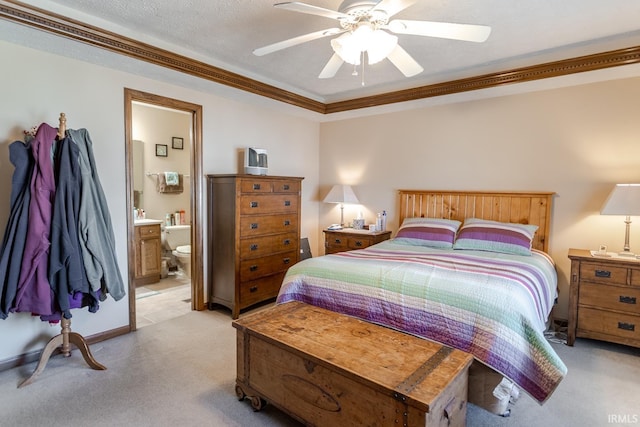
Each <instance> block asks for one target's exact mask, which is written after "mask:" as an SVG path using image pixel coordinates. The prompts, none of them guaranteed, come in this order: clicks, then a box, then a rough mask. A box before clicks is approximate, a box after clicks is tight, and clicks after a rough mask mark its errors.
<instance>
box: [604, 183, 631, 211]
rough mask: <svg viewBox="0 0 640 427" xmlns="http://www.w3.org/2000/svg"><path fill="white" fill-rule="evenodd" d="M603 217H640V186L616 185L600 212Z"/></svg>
mask: <svg viewBox="0 0 640 427" xmlns="http://www.w3.org/2000/svg"><path fill="white" fill-rule="evenodd" d="M600 214H601V215H626V216H635V215H640V184H616V186H615V187H613V190H612V191H611V193H610V194H609V197H608V198H607V201H606V202H605V203H604V205H603V206H602V209H601V210H600Z"/></svg>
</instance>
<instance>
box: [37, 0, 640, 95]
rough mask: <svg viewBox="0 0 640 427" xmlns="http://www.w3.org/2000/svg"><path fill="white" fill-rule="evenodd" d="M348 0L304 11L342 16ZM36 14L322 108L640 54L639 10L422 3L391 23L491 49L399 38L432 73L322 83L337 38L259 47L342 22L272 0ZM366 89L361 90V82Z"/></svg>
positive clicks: (74, 0)
mask: <svg viewBox="0 0 640 427" xmlns="http://www.w3.org/2000/svg"><path fill="white" fill-rule="evenodd" d="M341 2H342V0H308V1H305V3H308V4H312V5H314V6H320V7H323V8H327V9H333V10H337V9H338V8H339V6H340V4H341ZM25 3H28V4H32V5H35V6H38V7H40V8H43V9H45V10H50V11H52V12H56V13H62V14H65V15H67V16H69V17H70V18H73V19H77V20H80V21H82V22H87V23H89V24H92V25H95V26H98V27H100V28H103V29H106V30H110V31H114V32H117V33H120V34H123V35H128V36H129V37H131V36H135V37H136V38H138V39H141V40H143V41H145V42H146V43H149V44H152V45H155V46H158V47H162V48H165V49H168V50H173V51H175V52H176V53H180V54H183V55H186V56H189V57H192V58H194V59H198V60H200V61H203V62H206V63H209V64H211V65H215V66H218V67H220V68H223V69H226V70H228V71H232V72H235V73H238V74H241V75H244V76H246V77H249V78H252V79H255V80H259V81H262V82H264V83H268V84H272V85H274V86H277V87H280V88H283V89H286V90H290V91H292V92H294V93H297V94H300V95H302V96H306V97H309V98H312V99H316V100H318V101H322V102H334V101H340V100H345V99H351V98H356V97H362V96H368V95H376V94H380V93H385V92H390V91H394V90H399V89H407V88H411V87H417V86H422V85H429V84H434V83H440V82H444V81H450V80H454V79H459V78H464V77H471V76H477V75H481V74H486V73H493V72H500V71H506V70H510V69H513V68H517V67H523V66H528V65H534V64H539V63H543V62H549V61H554V60H560V59H566V58H571V57H576V56H581V55H587V54H593V53H598V52H603V51H607V50H613V49H619V48H626V47H631V46H637V45H640V24H639V21H638V18H639V17H640V1H636V0H608V1H602V0H563V1H558V0H526V1H525V0H518V1H509V0H458V1H447V0H419V1H418V2H417V3H416V4H414V5H413V6H411V7H409V8H407V9H405V10H403V11H401V12H400V13H399V14H397V15H396V16H394V18H402V19H413V20H430V21H441V22H454V23H467V24H481V25H488V26H491V27H492V32H491V35H490V37H489V39H488V40H487V41H486V42H484V43H472V42H463V41H454V40H445V39H438V38H430V37H420V36H413V35H400V36H399V44H400V45H401V46H402V47H403V48H404V49H405V50H406V51H407V52H408V53H409V54H410V55H411V56H413V58H414V59H415V60H416V61H417V62H418V63H420V64H421V65H422V67H423V68H424V69H425V70H424V72H422V73H421V74H419V75H417V76H415V77H412V78H406V77H404V76H403V75H402V74H401V73H400V72H399V71H398V70H397V69H396V68H395V67H394V66H393V65H392V64H391V63H390V62H389V61H388V60H384V61H382V62H381V63H379V64H376V65H373V66H368V65H367V66H365V69H364V75H363V73H362V71H361V70H359V71H360V73H359V75H358V76H356V77H354V76H352V71H353V66H349V65H348V64H344V65H343V66H342V67H341V68H340V70H339V71H338V73H337V75H336V77H334V78H332V79H318V77H317V76H318V74H319V73H320V71H321V70H322V68H323V67H324V65H325V64H326V62H327V61H328V60H329V58H330V57H331V55H332V54H333V52H332V50H331V47H330V44H329V42H330V39H331V37H327V38H323V39H319V40H315V41H312V42H308V43H304V44H301V45H298V46H295V47H291V48H288V49H285V50H282V51H279V52H275V53H272V54H269V55H265V56H262V57H258V56H255V55H253V53H252V51H253V50H254V49H256V48H258V47H262V46H264V45H268V44H271V43H275V42H278V41H281V40H285V39H288V38H292V37H296V36H299V35H302V34H306V33H310V32H313V31H318V30H323V29H328V28H335V27H338V24H337V21H335V20H333V19H329V18H324V17H320V16H314V15H308V14H302V13H295V12H291V11H287V10H283V9H277V8H274V7H273V3H274V2H271V1H267V0H182V1H175V0H137V1H131V0H109V1H105V0H58V1H45V0H40V1H37V0H32V1H27V2H25ZM363 80H364V85H362V82H363Z"/></svg>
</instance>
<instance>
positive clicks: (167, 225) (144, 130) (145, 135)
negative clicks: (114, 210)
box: [130, 102, 192, 327]
mask: <svg viewBox="0 0 640 427" xmlns="http://www.w3.org/2000/svg"><path fill="white" fill-rule="evenodd" d="M131 117H132V136H133V138H132V174H131V176H132V184H133V203H134V207H135V209H134V211H133V212H132V216H133V218H134V220H135V221H134V224H135V226H136V227H138V226H143V225H151V224H160V229H161V232H160V233H161V239H160V242H161V243H160V250H161V268H160V270H161V274H160V277H161V278H160V281H155V280H153V281H152V282H151V283H144V284H141V285H137V286H136V299H135V301H136V323H137V326H138V327H142V326H146V325H148V324H152V323H158V322H159V321H163V320H168V319H169V318H171V317H175V315H177V314H185V313H187V312H189V311H190V308H191V306H190V304H189V302H190V299H191V251H190V248H191V246H190V245H191V241H190V239H191V229H190V228H191V227H190V226H191V212H190V199H191V179H190V167H191V137H192V135H191V129H192V123H191V120H192V117H191V115H190V114H188V113H185V112H183V111H179V110H173V109H169V108H164V107H158V106H155V105H151V104H144V103H140V102H134V103H133V104H132V111H131ZM176 180H177V181H176ZM142 219H144V221H141V220H142ZM130 259H133V254H131V255H130Z"/></svg>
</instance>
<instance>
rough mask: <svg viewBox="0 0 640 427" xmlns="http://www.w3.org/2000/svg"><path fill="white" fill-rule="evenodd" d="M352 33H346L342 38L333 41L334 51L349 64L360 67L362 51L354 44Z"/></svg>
mask: <svg viewBox="0 0 640 427" xmlns="http://www.w3.org/2000/svg"><path fill="white" fill-rule="evenodd" d="M352 39H353V35H352V34H351V33H344V34H343V35H341V36H340V37H338V38H336V39H333V40H331V47H332V48H333V51H334V52H335V53H336V54H338V56H339V57H340V58H342V60H343V61H344V62H346V63H348V64H352V65H360V52H361V51H360V49H359V47H358V46H357V45H356V44H355V43H354V42H353V40H352Z"/></svg>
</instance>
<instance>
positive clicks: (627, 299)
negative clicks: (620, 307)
mask: <svg viewBox="0 0 640 427" xmlns="http://www.w3.org/2000/svg"><path fill="white" fill-rule="evenodd" d="M620 302H622V303H624V304H635V303H636V297H627V296H624V295H620Z"/></svg>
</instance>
